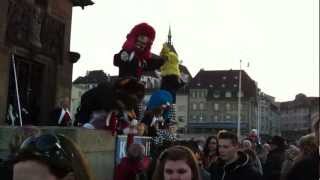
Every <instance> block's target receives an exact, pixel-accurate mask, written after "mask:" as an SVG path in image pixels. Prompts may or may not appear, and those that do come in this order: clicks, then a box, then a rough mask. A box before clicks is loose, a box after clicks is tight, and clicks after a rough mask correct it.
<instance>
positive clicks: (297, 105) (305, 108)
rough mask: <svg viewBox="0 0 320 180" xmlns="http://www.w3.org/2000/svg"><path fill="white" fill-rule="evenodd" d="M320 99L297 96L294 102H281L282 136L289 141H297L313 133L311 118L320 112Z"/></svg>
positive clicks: (302, 95)
mask: <svg viewBox="0 0 320 180" xmlns="http://www.w3.org/2000/svg"><path fill="white" fill-rule="evenodd" d="M319 101H320V98H319V97H307V96H306V95H304V94H297V95H296V97H295V99H294V100H293V101H287V102H281V103H280V113H281V134H282V135H283V136H284V137H286V138H288V139H289V140H297V139H298V138H299V137H301V136H302V135H305V134H307V133H310V132H311V126H312V122H311V116H312V115H313V114H314V113H315V112H319Z"/></svg>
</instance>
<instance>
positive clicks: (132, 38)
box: [122, 23, 156, 59]
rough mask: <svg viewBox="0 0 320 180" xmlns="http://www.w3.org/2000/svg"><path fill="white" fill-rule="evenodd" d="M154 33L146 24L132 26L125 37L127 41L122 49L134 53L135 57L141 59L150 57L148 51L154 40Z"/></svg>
mask: <svg viewBox="0 0 320 180" xmlns="http://www.w3.org/2000/svg"><path fill="white" fill-rule="evenodd" d="M155 36H156V32H155V30H154V29H153V27H152V26H150V25H149V24H147V23H140V24H137V25H136V26H134V27H133V28H132V29H131V31H130V33H129V34H128V35H127V40H126V42H125V43H124V44H123V46H122V48H123V49H125V50H127V51H135V52H136V54H137V56H139V57H140V58H143V59H149V58H150V57H151V53H150V49H151V46H152V43H153V41H154V39H155Z"/></svg>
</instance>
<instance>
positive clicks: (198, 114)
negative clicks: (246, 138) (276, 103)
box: [188, 70, 257, 134]
mask: <svg viewBox="0 0 320 180" xmlns="http://www.w3.org/2000/svg"><path fill="white" fill-rule="evenodd" d="M239 72H240V71H239V70H221V71H205V70H200V71H199V72H198V74H197V75H196V76H195V77H194V78H193V79H192V81H191V83H190V86H189V107H188V109H189V115H188V116H189V117H188V130H189V133H202V134H206V133H216V132H217V131H218V130H221V129H226V130H230V131H233V132H236V129H237V120H238V94H239V87H238V85H239ZM241 84H242V88H241V89H242V90H241V105H242V108H241V132H242V134H244V133H247V132H248V131H249V130H250V129H252V128H256V127H257V125H256V119H257V114H256V112H257V111H256V110H257V86H256V83H255V81H254V80H252V79H251V78H250V77H249V76H248V74H247V73H246V72H245V71H242V83H241Z"/></svg>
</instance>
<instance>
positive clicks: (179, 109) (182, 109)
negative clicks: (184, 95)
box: [178, 105, 186, 111]
mask: <svg viewBox="0 0 320 180" xmlns="http://www.w3.org/2000/svg"><path fill="white" fill-rule="evenodd" d="M178 111H186V106H185V105H181V106H178Z"/></svg>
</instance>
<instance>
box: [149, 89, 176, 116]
mask: <svg viewBox="0 0 320 180" xmlns="http://www.w3.org/2000/svg"><path fill="white" fill-rule="evenodd" d="M172 102H173V98H172V95H171V94H170V93H169V92H168V91H165V90H158V91H155V92H154V93H153V94H152V95H151V97H150V99H149V102H148V104H147V110H149V111H152V112H153V114H154V115H155V116H160V115H163V113H165V112H168V111H169V108H170V106H171V104H172Z"/></svg>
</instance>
